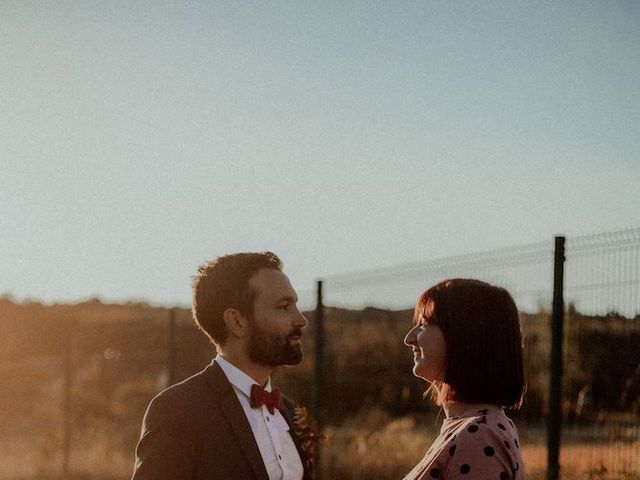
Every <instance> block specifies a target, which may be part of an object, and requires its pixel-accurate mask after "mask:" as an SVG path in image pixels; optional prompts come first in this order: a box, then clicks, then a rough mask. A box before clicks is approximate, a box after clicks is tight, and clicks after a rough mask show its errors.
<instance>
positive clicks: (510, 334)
mask: <svg viewBox="0 0 640 480" xmlns="http://www.w3.org/2000/svg"><path fill="white" fill-rule="evenodd" d="M421 318H424V320H425V321H426V322H427V323H433V324H436V325H438V326H439V327H440V329H441V330H442V334H443V335H444V338H445V342H446V346H447V358H446V366H445V375H444V380H443V381H437V382H433V383H432V385H431V387H430V388H429V391H430V393H431V395H432V398H433V399H434V400H435V402H436V403H437V404H438V405H442V404H446V403H450V402H464V403H490V404H494V405H500V406H503V407H510V408H516V409H517V408H519V407H520V406H521V405H522V400H523V397H524V392H525V389H526V387H525V379H524V367H523V361H522V335H521V333H520V322H519V318H518V309H517V308H516V304H515V303H514V301H513V299H512V298H511V295H509V292H507V291H506V290H505V289H504V288H500V287H495V286H493V285H490V284H488V283H485V282H481V281H479V280H472V279H462V278H455V279H452V280H445V281H443V282H440V283H438V284H437V285H434V286H433V287H431V288H429V289H428V290H426V291H425V292H424V293H423V294H422V295H421V296H420V298H419V299H418V302H417V304H416V309H415V312H414V318H413V319H414V322H415V323H417V322H419V321H420V319H421Z"/></svg>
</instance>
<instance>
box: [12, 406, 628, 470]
mask: <svg viewBox="0 0 640 480" xmlns="http://www.w3.org/2000/svg"><path fill="white" fill-rule="evenodd" d="M439 424H440V422H437V424H436V423H435V422H433V421H429V422H425V421H421V422H416V420H415V419H413V418H412V417H405V418H400V419H395V420H393V419H389V417H388V416H386V415H385V414H384V413H382V412H381V411H378V410H373V411H369V412H368V413H363V414H361V415H359V416H358V417H357V418H354V419H352V420H351V421H350V422H347V423H345V424H344V425H342V426H340V427H332V428H329V429H328V430H327V434H328V437H329V438H328V440H327V441H326V443H325V444H324V446H323V450H322V455H321V463H322V469H323V478H324V479H325V480H327V479H330V480H349V479H354V478H363V477H364V478H367V479H369V480H392V479H401V478H402V477H403V476H404V475H405V474H406V473H407V472H408V471H409V470H410V469H411V468H412V467H413V465H415V463H417V462H418V461H419V459H420V458H421V457H422V455H424V452H425V451H426V449H427V448H428V446H429V444H430V442H431V441H432V440H433V439H434V438H435V436H436V434H437V430H438V426H439ZM23 432H24V430H23ZM12 433H14V434H17V433H18V432H17V431H16V430H14V431H13V432H12ZM572 435H574V436H575V437H577V435H575V432H574V434H571V432H567V435H566V437H571V436H572ZM20 437H21V436H20V435H13V436H11V435H10V436H8V437H6V436H5V437H2V438H0V479H2V480H126V479H128V478H130V476H131V469H132V466H133V445H132V444H131V445H127V442H121V441H119V440H118V435H117V434H116V432H114V431H108V430H107V429H100V430H98V429H95V430H93V431H90V432H87V433H85V434H84V435H80V436H77V437H75V438H74V445H75V448H74V451H73V456H72V458H71V467H72V471H73V474H72V475H67V476H63V475H61V474H60V465H61V461H62V458H61V455H60V451H61V448H60V436H59V434H58V432H56V433H53V432H51V433H50V434H48V435H46V434H45V435H43V432H42V431H41V432H38V433H37V436H31V438H28V437H26V436H22V438H20ZM585 437H586V436H585ZM563 438H564V437H563ZM521 440H522V442H521V443H522V445H523V450H522V454H523V458H524V461H525V470H526V474H527V478H528V479H529V480H543V479H544V476H545V469H546V461H547V451H546V447H545V445H544V432H543V430H542V429H540V428H537V429H536V428H528V429H527V428H524V427H522V428H521ZM561 465H562V478H563V480H632V479H638V478H640V439H639V438H638V436H637V435H636V438H635V441H634V442H622V441H615V442H610V443H591V442H589V441H588V440H587V439H585V440H583V441H582V442H578V441H574V440H572V439H571V438H565V442H564V444H563V447H562V450H561Z"/></svg>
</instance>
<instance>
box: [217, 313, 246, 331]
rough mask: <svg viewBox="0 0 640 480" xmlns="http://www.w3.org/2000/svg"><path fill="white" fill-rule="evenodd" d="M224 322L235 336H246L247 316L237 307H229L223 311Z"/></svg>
mask: <svg viewBox="0 0 640 480" xmlns="http://www.w3.org/2000/svg"><path fill="white" fill-rule="evenodd" d="M222 318H223V319H224V323H225V325H226V326H227V329H228V330H229V333H230V334H231V335H233V336H234V337H244V336H245V335H246V333H247V323H248V322H247V317H245V316H244V315H242V313H240V311H239V310H237V309H235V308H227V309H226V310H225V311H224V312H223V313H222Z"/></svg>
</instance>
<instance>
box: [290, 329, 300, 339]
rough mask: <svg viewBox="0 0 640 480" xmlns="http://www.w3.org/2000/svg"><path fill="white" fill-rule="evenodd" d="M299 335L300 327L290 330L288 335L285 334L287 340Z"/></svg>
mask: <svg viewBox="0 0 640 480" xmlns="http://www.w3.org/2000/svg"><path fill="white" fill-rule="evenodd" d="M301 336H302V329H301V328H296V329H295V330H292V331H291V333H290V334H289V335H287V340H291V339H292V338H293V337H301Z"/></svg>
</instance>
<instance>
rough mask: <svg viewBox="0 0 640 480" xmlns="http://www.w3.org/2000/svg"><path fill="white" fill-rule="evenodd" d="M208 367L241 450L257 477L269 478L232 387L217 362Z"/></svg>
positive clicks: (262, 479) (219, 399)
mask: <svg viewBox="0 0 640 480" xmlns="http://www.w3.org/2000/svg"><path fill="white" fill-rule="evenodd" d="M208 368H209V369H210V370H211V373H210V375H209V379H210V382H209V383H210V385H211V387H212V388H213V389H214V391H215V392H216V394H217V396H218V402H219V405H220V408H221V409H222V411H223V412H224V415H225V416H226V417H227V421H228V422H229V425H230V426H231V429H232V430H233V433H234V434H235V436H236V439H237V440H238V443H239V444H240V448H241V449H242V452H243V453H244V455H245V456H246V457H247V460H248V461H249V465H251V469H252V470H253V472H254V473H255V476H256V478H257V479H259V480H269V476H268V474H267V470H266V468H265V466H264V462H263V461H262V455H261V454H260V450H259V449H258V444H257V443H256V439H255V437H254V436H253V431H252V430H251V425H249V421H248V420H247V416H246V415H245V413H244V410H243V409H242V405H240V402H239V401H238V397H237V396H236V393H235V391H234V390H233V387H232V386H231V384H230V383H229V380H227V377H226V375H225V374H224V373H223V372H222V369H221V368H220V366H219V365H218V364H217V363H215V362H214V363H213V364H212V365H211V366H210V367H208Z"/></svg>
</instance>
